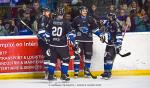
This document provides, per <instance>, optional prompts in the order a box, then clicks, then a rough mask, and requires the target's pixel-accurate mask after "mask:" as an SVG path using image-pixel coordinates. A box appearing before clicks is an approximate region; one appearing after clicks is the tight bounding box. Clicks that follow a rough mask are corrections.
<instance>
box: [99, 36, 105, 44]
mask: <svg viewBox="0 0 150 88" xmlns="http://www.w3.org/2000/svg"><path fill="white" fill-rule="evenodd" d="M99 38H100V41H101V42H102V43H104V42H105V35H100V36H99Z"/></svg>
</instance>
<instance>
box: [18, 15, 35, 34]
mask: <svg viewBox="0 0 150 88" xmlns="http://www.w3.org/2000/svg"><path fill="white" fill-rule="evenodd" d="M20 22H21V23H22V24H23V25H24V26H26V27H27V28H28V29H29V30H30V31H31V32H33V34H36V31H34V30H32V28H30V27H29V26H28V25H27V24H26V23H25V22H24V21H23V20H21V18H20Z"/></svg>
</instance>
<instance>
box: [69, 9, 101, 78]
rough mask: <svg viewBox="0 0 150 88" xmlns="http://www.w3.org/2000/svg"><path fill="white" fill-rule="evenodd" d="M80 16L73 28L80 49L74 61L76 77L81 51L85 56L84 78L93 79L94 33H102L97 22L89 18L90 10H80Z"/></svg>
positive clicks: (77, 50) (74, 22)
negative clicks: (91, 66) (91, 68)
mask: <svg viewBox="0 0 150 88" xmlns="http://www.w3.org/2000/svg"><path fill="white" fill-rule="evenodd" d="M79 12H80V15H79V16H77V17H75V18H74V19H73V22H72V27H73V29H74V30H75V32H76V44H77V46H78V47H79V48H78V49H76V50H75V59H74V72H75V74H74V76H75V78H76V77H78V73H79V65H80V55H79V53H80V49H81V53H80V54H81V55H83V56H84V76H85V77H92V76H91V75H92V74H91V72H90V65H91V57H92V53H93V52H92V45H93V38H92V37H93V36H92V33H94V34H96V35H97V36H100V35H101V32H100V30H99V28H98V25H97V24H96V21H95V20H94V19H93V18H92V17H91V16H88V9H87V7H85V6H81V7H80V8H79Z"/></svg>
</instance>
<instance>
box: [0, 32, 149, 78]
mask: <svg viewBox="0 0 150 88" xmlns="http://www.w3.org/2000/svg"><path fill="white" fill-rule="evenodd" d="M0 40H1V41H0V79H16V78H17V79H18V78H19V79H22V78H43V77H44V73H43V71H44V68H43V56H42V54H41V50H40V49H39V47H38V45H37V38H36V36H1V37H0ZM5 40H6V41H5ZM16 41H17V42H16ZM5 44H7V45H5ZM105 46H106V44H104V43H101V42H100V41H99V38H98V37H96V36H94V44H93V57H92V63H91V71H92V73H93V75H100V74H101V73H102V71H103V64H104V63H103V57H104V51H105ZM149 50H150V33H148V32H143V33H127V34H126V35H125V37H124V41H123V45H122V51H121V53H126V52H129V51H130V52H131V55H130V56H128V57H124V58H122V57H120V56H119V55H117V56H116V59H115V62H114V67H113V75H114V76H130V75H131V76H134V75H135V76H142V75H143V76H149V75H150V54H149ZM13 56H21V57H18V58H17V59H16V58H12V57H13ZM29 56H31V57H32V58H29ZM8 57H9V58H8ZM82 66H83V64H82V65H81V68H82ZM27 67H28V68H27ZM59 68H60V66H59V65H57V67H56V69H59ZM69 70H70V71H69V74H70V76H71V77H73V59H72V60H71V62H70V66H69ZM56 75H57V76H60V72H56ZM80 76H83V72H80Z"/></svg>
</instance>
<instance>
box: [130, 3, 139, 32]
mask: <svg viewBox="0 0 150 88" xmlns="http://www.w3.org/2000/svg"><path fill="white" fill-rule="evenodd" d="M139 9H140V8H139V7H138V4H137V2H136V1H132V2H131V4H130V5H129V11H130V19H131V28H130V29H131V30H130V31H133V32H134V31H135V17H136V15H137V12H138V11H139Z"/></svg>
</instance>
